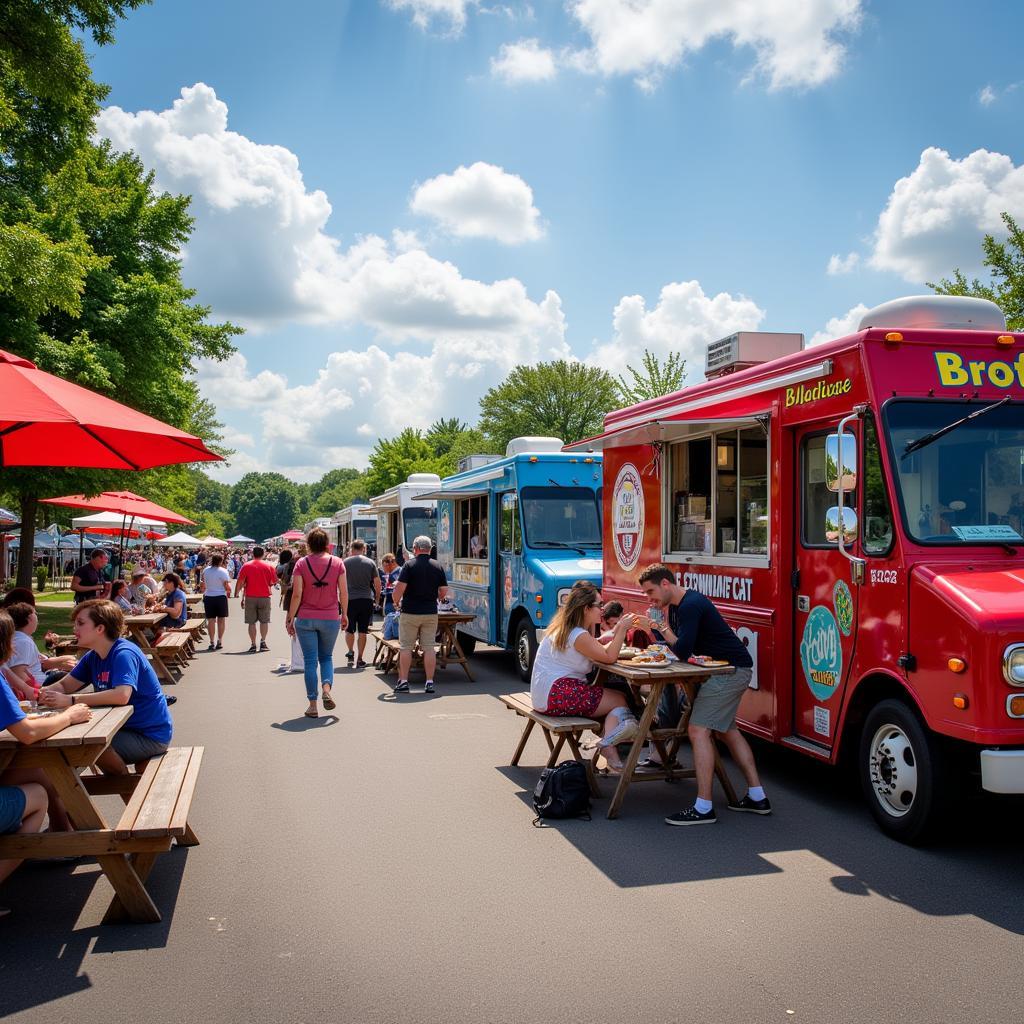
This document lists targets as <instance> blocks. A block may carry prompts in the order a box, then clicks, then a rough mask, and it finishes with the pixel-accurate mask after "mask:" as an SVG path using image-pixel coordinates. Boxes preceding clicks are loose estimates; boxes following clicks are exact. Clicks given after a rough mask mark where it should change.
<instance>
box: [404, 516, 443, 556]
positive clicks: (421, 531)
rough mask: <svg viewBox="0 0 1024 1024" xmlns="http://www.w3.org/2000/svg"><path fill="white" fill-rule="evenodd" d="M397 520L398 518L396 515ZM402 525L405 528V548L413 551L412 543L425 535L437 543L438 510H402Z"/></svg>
mask: <svg viewBox="0 0 1024 1024" xmlns="http://www.w3.org/2000/svg"><path fill="white" fill-rule="evenodd" d="M395 518H396V519H397V518H398V516H397V514H396V516H395ZM402 523H403V526H404V527H405V546H406V547H407V548H408V549H409V550H410V551H412V542H413V541H414V540H415V539H416V538H417V537H419V536H420V535H423V536H425V537H429V538H430V539H431V540H432V541H433V542H434V543H435V544H436V543H437V509H435V508H416V507H412V508H405V509H402Z"/></svg>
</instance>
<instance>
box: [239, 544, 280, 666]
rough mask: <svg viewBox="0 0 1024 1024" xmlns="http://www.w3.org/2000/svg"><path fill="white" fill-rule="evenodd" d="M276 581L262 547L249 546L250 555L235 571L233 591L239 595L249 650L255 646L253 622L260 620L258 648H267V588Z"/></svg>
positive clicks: (268, 618) (268, 614)
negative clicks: (234, 587)
mask: <svg viewBox="0 0 1024 1024" xmlns="http://www.w3.org/2000/svg"><path fill="white" fill-rule="evenodd" d="M275 583H277V573H276V572H275V571H274V567H273V566H272V565H271V564H270V563H269V562H264V561H263V548H261V547H260V546H259V545H257V546H256V547H254V548H253V549H252V558H251V559H250V560H249V561H248V562H246V563H245V565H243V566H242V568H241V569H240V570H239V573H238V581H237V586H236V593H237V594H238V596H239V597H240V598H241V599H242V611H243V612H245V624H246V626H248V628H249V653H250V654H252V653H253V652H254V651H255V650H256V623H257V622H258V623H259V624H260V650H261V651H269V650H270V648H269V647H268V646H267V631H268V630H269V629H270V590H271V588H272V587H273V586H274V584H275Z"/></svg>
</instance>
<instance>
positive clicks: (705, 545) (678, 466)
mask: <svg viewBox="0 0 1024 1024" xmlns="http://www.w3.org/2000/svg"><path fill="white" fill-rule="evenodd" d="M671 453H672V454H671V466H670V471H669V493H670V494H671V495H672V503H671V506H670V510H669V516H670V519H669V527H670V531H671V535H670V537H669V541H670V543H671V548H672V550H673V551H697V552H702V553H705V554H711V438H710V437H700V438H696V439H695V440H692V441H683V442H682V443H680V444H674V445H672V448H671Z"/></svg>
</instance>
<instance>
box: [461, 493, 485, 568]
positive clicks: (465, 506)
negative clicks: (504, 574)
mask: <svg viewBox="0 0 1024 1024" xmlns="http://www.w3.org/2000/svg"><path fill="white" fill-rule="evenodd" d="M488 500H489V499H488V497H487V495H482V496H479V497H476V498H463V499H461V500H460V501H456V502H455V522H456V523H458V530H457V531H456V534H455V557H456V558H476V559H484V558H486V557H487V550H488V548H489V546H490V544H489V541H488V537H487V503H488Z"/></svg>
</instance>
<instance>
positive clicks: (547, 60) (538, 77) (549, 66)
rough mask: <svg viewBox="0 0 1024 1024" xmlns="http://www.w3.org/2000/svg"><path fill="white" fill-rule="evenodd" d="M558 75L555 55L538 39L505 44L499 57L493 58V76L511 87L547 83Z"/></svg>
mask: <svg viewBox="0 0 1024 1024" xmlns="http://www.w3.org/2000/svg"><path fill="white" fill-rule="evenodd" d="M557 73H558V69H557V67H556V65H555V55H554V53H553V52H552V51H551V50H549V49H548V48H547V47H544V46H541V45H540V42H539V40H537V39H520V40H519V41H518V42H515V43H505V45H504V46H502V48H501V50H499V52H498V56H497V57H492V58H491V74H492V75H493V76H494V77H495V78H500V79H502V81H504V82H506V83H508V84H509V85H515V84H518V83H520V82H547V81H550V80H551V79H552V78H554V77H555V75H556V74H557Z"/></svg>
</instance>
